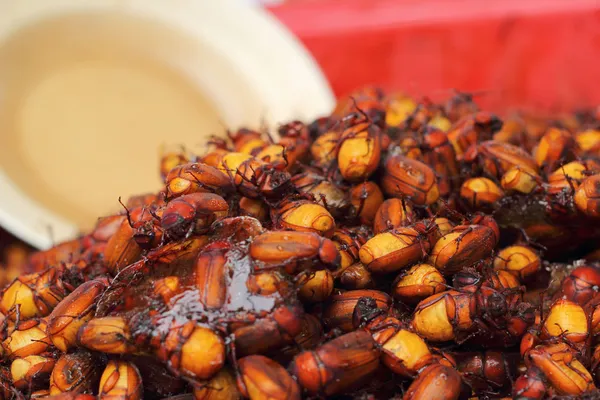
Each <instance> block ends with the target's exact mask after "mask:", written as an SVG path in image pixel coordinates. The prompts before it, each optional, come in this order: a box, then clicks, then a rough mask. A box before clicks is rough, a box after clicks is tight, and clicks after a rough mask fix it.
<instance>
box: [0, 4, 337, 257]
mask: <svg viewBox="0 0 600 400" xmlns="http://www.w3.org/2000/svg"><path fill="white" fill-rule="evenodd" d="M95 11H110V12H119V13H128V14H131V15H133V16H145V17H151V18H153V19H155V20H156V21H157V22H159V23H163V24H166V25H170V26H173V27H176V28H177V29H178V30H181V31H182V33H184V34H186V35H189V36H190V38H191V39H195V40H202V39H204V40H207V38H210V45H211V46H212V48H213V49H214V50H215V51H219V53H220V54H221V55H223V56H225V57H226V58H227V60H228V61H229V62H230V63H231V64H232V65H234V66H238V67H239V66H244V68H238V70H239V73H240V74H245V75H244V78H243V79H244V81H247V83H248V85H249V86H251V87H252V89H254V90H255V92H256V93H258V94H259V95H260V96H261V97H260V99H261V101H262V102H263V104H264V105H265V106H266V107H268V109H269V110H270V111H269V115H267V116H266V119H267V121H268V125H270V126H274V125H276V124H277V123H278V122H283V121H286V120H289V119H310V118H315V117H318V116H320V115H323V114H327V113H328V112H329V111H330V110H331V109H332V107H333V105H334V103H335V99H334V96H333V93H332V91H331V89H330V87H329V84H328V82H327V80H326V78H325V76H324V75H323V74H322V72H321V70H320V68H319V67H318V65H317V63H316V61H315V60H314V59H313V57H312V56H311V55H310V54H309V52H308V51H307V50H306V49H305V48H304V47H303V45H302V44H301V43H300V41H299V40H298V39H296V38H295V37H294V36H293V35H292V34H291V33H290V32H289V31H288V30H287V29H286V28H285V26H284V25H283V24H282V23H281V22H279V21H278V20H276V18H275V17H273V16H272V15H271V14H269V13H268V12H267V11H266V10H263V9H262V8H261V7H259V6H256V5H251V4H247V3H240V2H236V1H233V0H219V1H215V2H213V1H210V2H205V1H197V0H169V1H165V0H128V1H122V0H86V1H85V2H81V0H51V1H47V2H46V1H39V0H4V1H2V2H1V3H0V46H1V45H2V43H3V42H4V41H5V40H6V39H7V38H9V37H10V36H11V35H12V34H13V33H15V32H16V31H18V30H19V29H20V28H22V27H25V26H28V25H32V24H35V23H36V22H41V21H43V20H45V19H48V18H53V17H59V16H61V15H64V14H67V13H74V12H82V13H90V12H95ZM199 16H202V18H201V19H200V18H199ZM199 20H201V21H202V23H198V21H199ZM240 37H243V38H244V40H245V43H243V44H240V41H239V38H240ZM231 49H235V51H232V50H231ZM273 49H277V50H276V51H273ZM290 76H293V79H290ZM299 91H300V93H302V96H299V95H297V94H298V93H299ZM217 101H218V100H217ZM220 101H221V104H218V102H217V104H215V107H216V108H217V110H219V109H222V108H223V107H224V106H226V104H224V101H226V99H221V100H220ZM257 119H258V116H257ZM0 193H2V196H1V197H0V225H1V226H2V227H3V228H4V229H6V230H7V231H9V232H10V233H12V234H13V235H15V236H16V237H18V238H19V239H21V240H23V241H25V242H27V243H29V244H31V245H32V246H34V247H37V248H40V249H46V248H49V247H51V246H52V245H53V244H55V243H58V242H61V241H64V240H69V239H72V238H75V237H76V236H77V235H78V234H79V229H78V227H77V226H76V225H75V224H74V223H72V222H71V221H69V220H67V219H66V218H65V217H63V216H61V215H58V214H56V213H54V212H53V211H51V210H49V209H48V208H46V207H45V206H44V205H43V204H42V203H41V202H39V201H37V200H36V199H33V198H30V197H29V196H27V195H26V194H25V193H24V192H23V191H22V190H21V189H20V188H19V187H18V185H17V184H16V183H15V182H13V181H12V180H11V179H10V178H9V177H8V176H7V175H6V174H5V172H4V171H3V170H2V168H1V166H0Z"/></svg>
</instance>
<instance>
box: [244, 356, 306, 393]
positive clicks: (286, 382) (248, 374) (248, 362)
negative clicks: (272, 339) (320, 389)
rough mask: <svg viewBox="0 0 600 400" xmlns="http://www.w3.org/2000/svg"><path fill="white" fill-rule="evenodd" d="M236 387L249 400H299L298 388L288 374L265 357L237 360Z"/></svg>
mask: <svg viewBox="0 0 600 400" xmlns="http://www.w3.org/2000/svg"><path fill="white" fill-rule="evenodd" d="M238 368H239V376H238V378H237V385H238V388H239V390H240V392H241V393H242V395H243V396H244V397H247V398H249V399H250V400H260V399H273V400H275V399H279V400H300V399H301V398H302V396H301V394H300V388H299V387H298V384H297V383H296V381H295V380H294V379H293V378H292V377H291V376H290V374H289V373H288V372H287V371H286V370H285V369H284V368H283V367H282V366H281V365H279V364H277V363H276V362H275V361H273V360H271V359H269V358H267V357H265V356H259V355H254V356H247V357H244V358H242V359H240V360H238Z"/></svg>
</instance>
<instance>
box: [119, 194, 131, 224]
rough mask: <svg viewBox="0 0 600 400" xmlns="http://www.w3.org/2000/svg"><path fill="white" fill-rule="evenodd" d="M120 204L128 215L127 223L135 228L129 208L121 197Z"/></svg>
mask: <svg viewBox="0 0 600 400" xmlns="http://www.w3.org/2000/svg"><path fill="white" fill-rule="evenodd" d="M119 203H120V204H121V205H122V206H123V208H124V209H125V213H126V214H127V222H129V226H130V227H132V228H133V222H132V221H131V214H130V212H129V209H128V208H127V206H126V205H125V204H123V202H122V201H121V196H119Z"/></svg>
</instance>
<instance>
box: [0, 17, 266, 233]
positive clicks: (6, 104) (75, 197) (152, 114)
mask: <svg viewBox="0 0 600 400" xmlns="http://www.w3.org/2000/svg"><path fill="white" fill-rule="evenodd" d="M206 77H210V79H211V82H210V83H209V82H206V81H203V79H204V80H206V79H207V78H206ZM219 82H221V83H222V84H221V85H219V87H220V88H221V90H222V92H221V93H220V95H221V96H224V97H225V98H227V99H228V101H227V104H228V106H227V108H223V107H220V108H219V107H217V106H216V105H215V104H214V102H213V101H211V100H209V98H212V96H211V94H209V93H207V92H208V91H209V89H208V88H209V86H210V85H211V84H212V85H215V84H216V83H219ZM0 87H2V92H1V98H0V139H1V140H2V146H0V168H2V169H3V170H4V172H5V174H6V175H7V176H8V177H9V179H10V180H12V181H13V182H14V183H16V185H17V186H18V188H19V189H20V190H22V191H23V192H24V193H25V194H26V195H28V196H29V197H31V198H34V199H36V200H37V201H38V202H40V203H41V205H42V206H43V207H45V208H47V209H48V210H50V211H51V212H53V213H55V214H58V215H60V216H62V217H64V218H65V219H67V220H69V221H72V222H74V223H76V224H77V226H78V227H79V228H81V229H88V228H89V227H91V226H93V224H94V222H95V218H96V217H97V216H98V215H101V214H103V213H104V214H108V213H111V212H113V211H115V210H118V209H119V207H120V206H119V204H118V202H117V199H118V198H119V196H122V197H123V198H127V197H128V196H130V195H133V194H140V193H144V192H148V191H156V190H157V189H158V188H159V187H160V181H159V175H158V169H157V168H158V156H159V151H158V149H159V147H160V146H161V145H169V146H174V145H179V144H181V145H185V146H187V147H188V148H189V149H190V150H191V151H196V152H201V151H202V147H203V143H204V142H205V141H206V139H207V138H208V137H209V136H210V135H214V134H216V135H222V134H223V133H224V132H225V126H226V125H227V126H231V125H236V124H240V123H249V122H257V121H255V120H256V119H257V116H259V115H260V113H261V112H262V111H264V110H261V107H260V104H259V102H256V101H255V99H256V93H253V92H252V89H251V88H250V87H249V86H248V84H247V82H245V81H244V79H242V77H241V76H239V75H237V74H236V72H235V71H233V70H231V67H230V66H228V64H227V63H226V62H225V61H224V60H223V58H222V57H221V55H220V54H218V53H217V52H215V51H214V50H213V49H212V48H211V47H210V46H209V45H207V44H206V43H204V42H202V40H198V39H197V38H194V39H193V40H192V39H191V38H190V37H189V36H186V35H185V34H183V33H181V32H178V31H177V30H174V29H172V28H170V27H169V26H166V25H163V24H161V23H160V22H157V21H154V20H151V19H144V18H140V17H135V16H132V15H126V14H118V13H110V12H94V13H76V14H69V15H62V16H58V17H53V18H47V19H45V20H42V21H39V22H37V23H35V24H33V25H31V26H26V27H24V28H22V29H20V30H18V31H16V32H14V33H13V34H12V35H11V36H10V37H9V38H8V39H7V40H6V41H5V42H4V43H3V44H2V46H1V47H0ZM228 88H231V89H228ZM233 88H235V93H231V91H232V90H233ZM228 90H229V93H228V92H227V91H228ZM253 120H254V121H253Z"/></svg>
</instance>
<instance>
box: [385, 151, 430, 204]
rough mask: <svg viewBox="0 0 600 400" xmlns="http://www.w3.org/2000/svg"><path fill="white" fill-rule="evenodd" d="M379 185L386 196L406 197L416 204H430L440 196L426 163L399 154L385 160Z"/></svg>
mask: <svg viewBox="0 0 600 400" xmlns="http://www.w3.org/2000/svg"><path fill="white" fill-rule="evenodd" d="M381 187H382V189H383V191H384V192H385V193H386V194H387V195H388V196H392V197H399V198H403V197H406V198H408V199H410V200H411V201H412V202H413V203H415V204H418V205H429V204H432V203H434V202H435V201H436V200H437V199H438V198H439V196H440V191H439V188H438V185H437V180H436V177H435V173H434V172H433V170H432V169H431V168H430V167H429V166H428V165H427V164H424V163H422V162H419V161H416V160H411V159H410V158H406V157H403V156H400V155H395V156H394V155H393V156H390V157H388V159H387V160H386V162H385V173H384V176H383V179H382V180H381Z"/></svg>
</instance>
